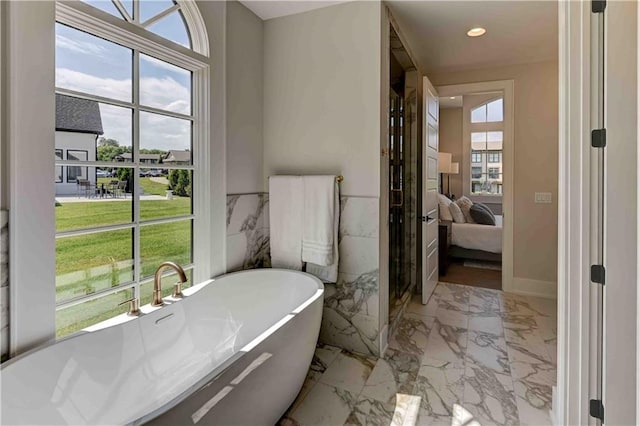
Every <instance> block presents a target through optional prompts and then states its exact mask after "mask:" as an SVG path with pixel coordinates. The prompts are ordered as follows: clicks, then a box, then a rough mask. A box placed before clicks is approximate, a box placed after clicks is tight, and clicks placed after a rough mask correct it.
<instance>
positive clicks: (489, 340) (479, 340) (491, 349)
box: [467, 330, 511, 375]
mask: <svg viewBox="0 0 640 426" xmlns="http://www.w3.org/2000/svg"><path fill="white" fill-rule="evenodd" d="M467 359H468V360H469V359H470V360H472V361H473V363H474V364H477V365H482V366H483V367H487V368H490V369H492V370H494V371H496V372H497V373H501V374H507V375H510V374H511V369H510V368H509V355H508V353H507V343H506V342H505V340H504V338H503V337H500V336H496V335H495V334H491V333H483V332H481V331H471V330H469V338H468V340H467Z"/></svg>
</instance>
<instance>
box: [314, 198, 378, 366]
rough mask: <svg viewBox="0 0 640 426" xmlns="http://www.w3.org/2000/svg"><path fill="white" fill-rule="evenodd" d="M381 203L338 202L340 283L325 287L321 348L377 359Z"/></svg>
mask: <svg viewBox="0 0 640 426" xmlns="http://www.w3.org/2000/svg"><path fill="white" fill-rule="evenodd" d="M378 211H379V200H378V198H365V197H341V198H340V233H339V241H340V243H339V247H338V250H339V252H340V263H339V266H338V282H337V283H335V284H326V285H325V298H324V314H323V317H322V327H321V329H320V342H322V343H324V344H327V345H332V346H337V347H340V348H342V349H347V350H350V351H354V352H358V353H361V354H366V355H378V354H379V346H380V345H379V338H380V329H379V328H380V326H379V322H380V321H379V317H380V312H379V309H380V297H379V270H378V264H379V247H378V218H379V215H378Z"/></svg>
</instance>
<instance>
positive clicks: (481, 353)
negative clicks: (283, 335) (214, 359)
mask: <svg viewBox="0 0 640 426" xmlns="http://www.w3.org/2000/svg"><path fill="white" fill-rule="evenodd" d="M555 383H556V305H555V301H554V300H547V299H540V298H535V297H526V296H516V295H512V294H505V293H502V292H499V291H496V290H488V289H483V288H475V287H467V286H461V285H455V284H444V283H440V284H439V285H438V287H437V288H436V291H435V293H434V296H433V297H432V298H431V300H430V301H429V303H428V304H427V305H422V304H420V303H419V300H418V299H417V298H416V299H414V300H412V301H411V304H410V305H409V306H408V308H407V312H406V313H405V315H404V318H403V319H402V320H401V323H400V324H399V326H398V330H397V332H396V334H395V335H394V336H392V337H391V339H390V341H389V349H388V350H387V352H386V354H385V356H384V357H383V358H381V359H372V358H367V357H364V356H361V355H356V354H353V353H350V352H347V351H341V350H340V349H338V348H333V347H329V346H320V347H318V349H317V351H316V356H315V357H314V360H313V365H312V366H311V369H310V370H309V374H308V376H307V380H306V382H305V385H304V387H303V390H302V392H301V393H300V395H299V396H298V399H297V400H296V401H295V402H294V404H293V405H292V406H291V408H290V409H289V411H288V412H287V414H286V415H285V416H284V417H283V419H282V420H281V422H280V424H281V425H287V426H289V425H391V424H393V425H478V424H480V425H493V424H507V425H517V424H521V425H548V424H551V420H550V417H549V410H550V409H551V388H552V386H554V385H555Z"/></svg>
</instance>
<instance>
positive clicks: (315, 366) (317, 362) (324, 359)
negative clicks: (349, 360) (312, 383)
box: [309, 344, 341, 381]
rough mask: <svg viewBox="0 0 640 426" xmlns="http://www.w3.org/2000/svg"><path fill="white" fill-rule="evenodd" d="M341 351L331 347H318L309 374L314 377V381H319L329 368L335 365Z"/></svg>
mask: <svg viewBox="0 0 640 426" xmlns="http://www.w3.org/2000/svg"><path fill="white" fill-rule="evenodd" d="M340 352H341V349H340V348H336V347H334V346H329V345H322V344H320V345H318V347H317V348H316V351H315V353H314V354H313V361H311V367H310V369H309V373H310V374H312V375H313V377H312V378H313V379H314V380H316V381H318V379H320V376H322V375H323V374H324V372H325V371H327V368H329V366H330V365H331V363H333V361H335V360H336V358H338V355H340Z"/></svg>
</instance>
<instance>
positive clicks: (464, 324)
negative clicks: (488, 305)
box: [436, 307, 469, 328]
mask: <svg viewBox="0 0 640 426" xmlns="http://www.w3.org/2000/svg"><path fill="white" fill-rule="evenodd" d="M468 314H469V313H468V312H463V311H458V310H453V309H446V308H440V307H438V309H437V310H436V318H437V319H438V321H440V323H441V324H446V325H452V326H454V327H458V328H468V327H469V315H468Z"/></svg>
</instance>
